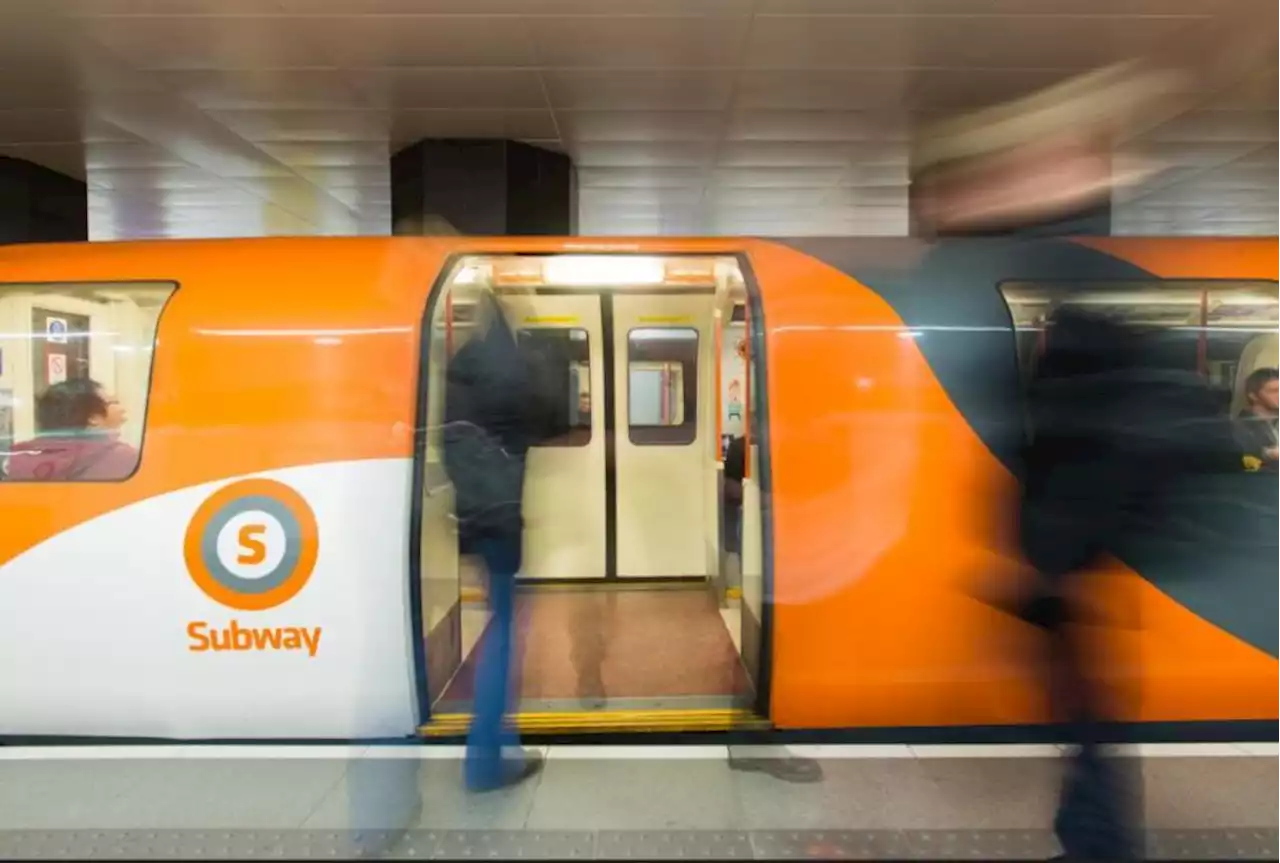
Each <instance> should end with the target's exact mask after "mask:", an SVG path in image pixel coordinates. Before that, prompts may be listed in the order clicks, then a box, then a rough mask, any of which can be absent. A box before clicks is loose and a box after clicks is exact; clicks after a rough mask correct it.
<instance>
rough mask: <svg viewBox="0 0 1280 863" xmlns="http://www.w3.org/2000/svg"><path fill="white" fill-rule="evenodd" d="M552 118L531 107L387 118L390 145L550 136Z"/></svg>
mask: <svg viewBox="0 0 1280 863" xmlns="http://www.w3.org/2000/svg"><path fill="white" fill-rule="evenodd" d="M554 137H557V129H556V120H555V117H554V116H552V114H551V111H550V110H548V109H546V108H541V109H535V110H525V109H521V110H505V111H502V110H485V109H477V110H456V109H451V110H432V109H422V108H416V109H413V110H406V111H397V112H396V113H395V115H394V116H393V118H392V121H391V145H392V147H396V148H398V147H400V146H403V145H405V144H410V143H413V142H414V141H417V140H420V139H422V138H515V139H525V138H554Z"/></svg>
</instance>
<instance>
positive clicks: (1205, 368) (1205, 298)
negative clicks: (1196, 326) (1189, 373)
mask: <svg viewBox="0 0 1280 863" xmlns="http://www.w3.org/2000/svg"><path fill="white" fill-rule="evenodd" d="M1196 371H1198V372H1199V373H1200V377H1202V378H1207V377H1208V376H1209V291H1208V290H1207V289H1205V290H1202V291H1201V292H1200V337H1199V338H1198V339H1196Z"/></svg>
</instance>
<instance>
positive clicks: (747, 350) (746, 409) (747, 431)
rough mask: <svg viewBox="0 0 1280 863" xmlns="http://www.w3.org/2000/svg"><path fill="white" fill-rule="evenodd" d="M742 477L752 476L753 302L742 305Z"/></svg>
mask: <svg viewBox="0 0 1280 863" xmlns="http://www.w3.org/2000/svg"><path fill="white" fill-rule="evenodd" d="M742 323H743V327H742V478H743V479H746V478H748V477H750V476H751V402H752V398H751V303H744V304H743V306H742Z"/></svg>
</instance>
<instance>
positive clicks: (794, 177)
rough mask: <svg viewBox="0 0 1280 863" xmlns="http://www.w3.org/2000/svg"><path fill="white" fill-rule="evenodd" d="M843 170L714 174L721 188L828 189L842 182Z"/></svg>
mask: <svg viewBox="0 0 1280 863" xmlns="http://www.w3.org/2000/svg"><path fill="white" fill-rule="evenodd" d="M842 173H843V169H841V168H720V167H717V168H716V169H715V171H714V172H713V173H712V178H713V182H714V183H715V184H716V185H719V186H742V187H746V188H755V189H770V188H796V189H811V188H814V187H818V188H827V187H829V186H834V185H836V184H837V183H839V182H840V177H841V174H842Z"/></svg>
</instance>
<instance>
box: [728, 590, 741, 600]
mask: <svg viewBox="0 0 1280 863" xmlns="http://www.w3.org/2000/svg"><path fill="white" fill-rule="evenodd" d="M724 597H725V599H742V588H740V587H726V588H725V589H724Z"/></svg>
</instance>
